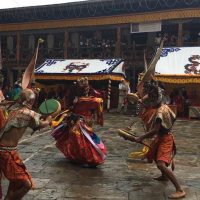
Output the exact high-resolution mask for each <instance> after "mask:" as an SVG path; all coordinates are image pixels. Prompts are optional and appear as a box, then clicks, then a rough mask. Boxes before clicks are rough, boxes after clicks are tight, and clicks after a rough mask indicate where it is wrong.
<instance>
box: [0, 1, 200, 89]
mask: <svg viewBox="0 0 200 200" xmlns="http://www.w3.org/2000/svg"><path fill="white" fill-rule="evenodd" d="M163 35H165V36H167V41H166V42H165V46H178V47H184V46H198V45H200V1H199V0H191V1H188V0H181V1H180V0H89V1H82V2H78V3H65V4H54V5H48V6H34V7H22V8H11V9H1V10H0V38H1V49H2V57H3V67H4V70H5V71H6V72H7V75H8V77H9V83H10V84H13V83H14V82H15V81H16V80H17V78H19V76H21V74H22V72H23V71H24V69H25V68H26V67H27V65H28V63H29V62H30V59H31V57H32V55H33V52H34V49H35V47H36V45H37V41H38V39H39V38H42V39H43V40H44V41H45V42H44V43H43V44H41V47H40V52H39V57H38V60H37V64H38V65H39V64H41V63H42V62H43V61H44V60H45V59H47V58H54V59H56V58H59V59H62V58H64V59H94V58H95V59H108V58H122V59H124V61H125V69H126V74H127V78H128V79H129V80H130V82H131V88H132V89H133V90H134V88H135V86H136V82H137V76H138V74H139V73H140V72H142V71H143V70H144V61H143V55H144V51H145V52H146V56H147V60H150V59H151V57H152V54H153V53H154V52H155V49H156V48H157V46H158V44H159V41H160V39H161V37H162V36H163Z"/></svg>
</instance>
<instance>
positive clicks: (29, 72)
mask: <svg viewBox="0 0 200 200" xmlns="http://www.w3.org/2000/svg"><path fill="white" fill-rule="evenodd" d="M43 42H44V40H43V39H41V38H39V40H38V44H37V47H36V50H35V53H34V54H33V57H32V59H31V61H30V63H29V65H28V67H27V68H26V70H25V72H24V74H23V78H22V88H23V89H25V88H27V87H28V85H29V84H30V81H31V80H32V79H34V71H35V65H36V61H37V57H38V50H39V45H40V43H43Z"/></svg>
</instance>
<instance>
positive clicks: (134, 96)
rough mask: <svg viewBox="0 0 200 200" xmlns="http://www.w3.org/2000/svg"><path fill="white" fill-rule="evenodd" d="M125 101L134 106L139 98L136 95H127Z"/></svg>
mask: <svg viewBox="0 0 200 200" xmlns="http://www.w3.org/2000/svg"><path fill="white" fill-rule="evenodd" d="M127 99H128V101H129V102H130V103H132V104H134V103H136V102H137V101H138V100H139V97H138V96H137V94H136V93H128V94H127Z"/></svg>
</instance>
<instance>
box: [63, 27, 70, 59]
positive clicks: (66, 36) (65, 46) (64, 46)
mask: <svg viewBox="0 0 200 200" xmlns="http://www.w3.org/2000/svg"><path fill="white" fill-rule="evenodd" d="M68 40H69V32H68V30H65V33H64V45H63V48H64V58H67V56H68V52H67V47H68Z"/></svg>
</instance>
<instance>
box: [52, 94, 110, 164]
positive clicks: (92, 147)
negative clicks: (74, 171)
mask: <svg viewBox="0 0 200 200" xmlns="http://www.w3.org/2000/svg"><path fill="white" fill-rule="evenodd" d="M73 111H74V114H77V115H81V116H83V117H84V119H79V120H78V121H77V122H76V123H75V124H73V125H67V126H64V125H60V126H58V127H57V128H55V129H54V131H53V132H52V136H53V137H54V138H55V140H56V146H57V148H58V149H59V150H60V151H61V152H62V153H63V154H64V155H65V157H66V158H67V159H69V160H71V161H73V162H76V163H79V164H87V165H89V166H97V165H100V164H102V163H103V162H104V160H105V158H106V153H107V150H106V147H105V145H104V144H103V142H102V141H101V139H100V138H99V137H98V136H97V135H96V134H95V133H94V131H93V129H92V128H91V126H90V125H91V124H92V123H91V121H93V117H94V114H95V113H96V114H97V117H96V120H97V123H98V124H100V125H103V100H102V99H100V98H96V97H81V98H79V99H78V102H77V103H76V104H75V105H74V110H73Z"/></svg>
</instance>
